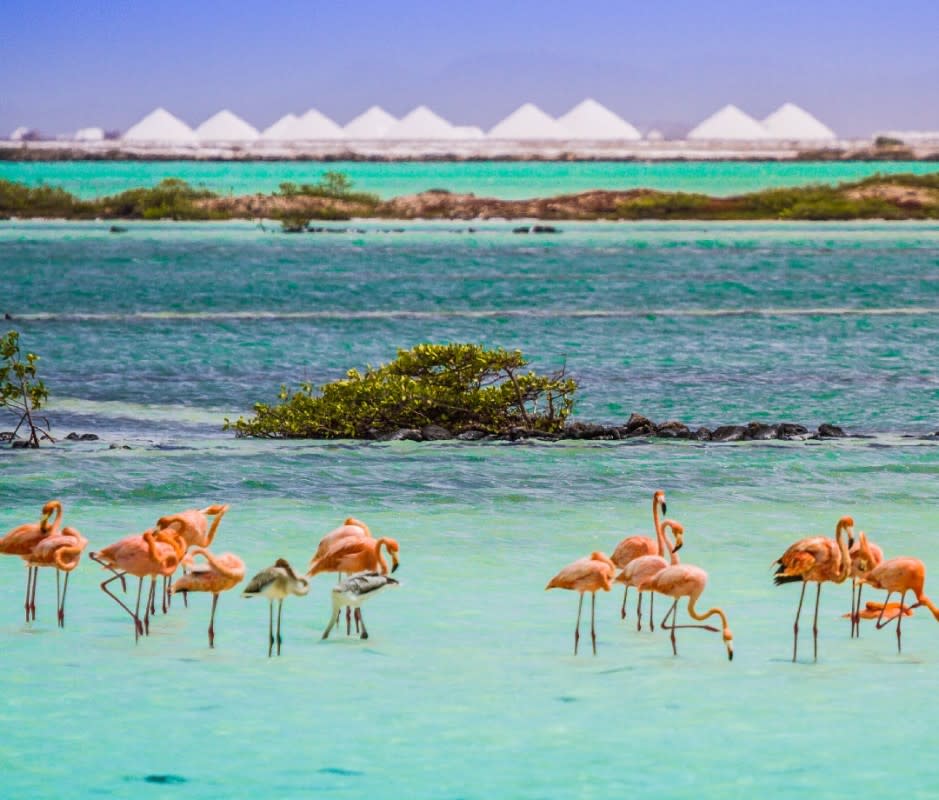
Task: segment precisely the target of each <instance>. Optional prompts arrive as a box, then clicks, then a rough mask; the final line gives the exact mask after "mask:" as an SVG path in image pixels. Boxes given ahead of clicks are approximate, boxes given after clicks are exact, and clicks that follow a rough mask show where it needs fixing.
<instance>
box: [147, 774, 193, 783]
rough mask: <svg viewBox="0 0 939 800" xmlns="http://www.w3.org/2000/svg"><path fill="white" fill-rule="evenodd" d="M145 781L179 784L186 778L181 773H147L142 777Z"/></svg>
mask: <svg viewBox="0 0 939 800" xmlns="http://www.w3.org/2000/svg"><path fill="white" fill-rule="evenodd" d="M144 781H145V782H146V783H163V784H180V783H185V782H186V779H185V778H184V777H183V776H182V775H147V776H145V777H144Z"/></svg>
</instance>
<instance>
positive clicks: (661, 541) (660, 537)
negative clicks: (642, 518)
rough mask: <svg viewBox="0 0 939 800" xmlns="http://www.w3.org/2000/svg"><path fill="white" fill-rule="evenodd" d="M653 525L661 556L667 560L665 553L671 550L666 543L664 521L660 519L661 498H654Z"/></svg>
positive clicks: (656, 496)
mask: <svg viewBox="0 0 939 800" xmlns="http://www.w3.org/2000/svg"><path fill="white" fill-rule="evenodd" d="M652 524H653V525H654V526H655V538H656V541H657V542H658V545H659V555H660V556H661V557H662V558H665V551H666V550H669V549H670V548H669V547H668V543H667V542H666V541H665V531H664V530H663V529H662V521H661V520H660V519H659V496H658V495H655V496H654V497H653V498H652Z"/></svg>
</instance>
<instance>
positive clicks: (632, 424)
mask: <svg viewBox="0 0 939 800" xmlns="http://www.w3.org/2000/svg"><path fill="white" fill-rule="evenodd" d="M620 432H621V433H622V435H623V436H652V435H653V434H654V433H655V423H654V422H653V421H652V420H651V419H649V418H648V417H644V416H642V414H636V413H635V412H634V413H632V414H630V415H629V419H628V420H626V424H625V425H624V426H623V427H622V428H620Z"/></svg>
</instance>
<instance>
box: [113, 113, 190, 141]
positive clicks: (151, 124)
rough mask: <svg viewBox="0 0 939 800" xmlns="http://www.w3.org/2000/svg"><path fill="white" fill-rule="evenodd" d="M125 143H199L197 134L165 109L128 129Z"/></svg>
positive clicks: (150, 114) (124, 137)
mask: <svg viewBox="0 0 939 800" xmlns="http://www.w3.org/2000/svg"><path fill="white" fill-rule="evenodd" d="M123 139H124V141H125V142H163V143H167V144H195V143H196V142H198V141H199V139H198V137H197V136H196V134H195V132H194V131H193V130H192V128H190V127H189V126H188V125H187V124H186V123H185V122H183V121H182V120H181V119H177V118H176V117H174V116H173V115H172V114H170V112H169V111H167V110H166V109H165V108H157V109H155V110H154V111H151V112H150V113H149V114H147V116H145V117H144V118H143V119H142V120H140V122H138V123H137V124H136V125H132V126H131V127H130V128H128V129H127V132H126V133H125V134H124V136H123Z"/></svg>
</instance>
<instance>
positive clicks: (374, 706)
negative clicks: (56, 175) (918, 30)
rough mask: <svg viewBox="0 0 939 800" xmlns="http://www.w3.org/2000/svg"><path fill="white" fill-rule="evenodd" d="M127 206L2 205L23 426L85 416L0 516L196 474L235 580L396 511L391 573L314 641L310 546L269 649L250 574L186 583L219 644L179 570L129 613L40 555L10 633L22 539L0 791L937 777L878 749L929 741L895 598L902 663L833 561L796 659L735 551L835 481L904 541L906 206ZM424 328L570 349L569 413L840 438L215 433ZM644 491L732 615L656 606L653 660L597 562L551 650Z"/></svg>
mask: <svg viewBox="0 0 939 800" xmlns="http://www.w3.org/2000/svg"><path fill="white" fill-rule="evenodd" d="M128 227H129V229H130V230H129V232H128V233H127V234H124V235H121V236H115V235H109V234H108V233H107V226H106V225H103V224H93V223H88V224H69V225H64V224H51V223H46V224H13V223H0V292H2V294H0V296H2V298H3V299H2V308H0V312H6V313H9V314H11V315H12V317H13V318H14V319H13V321H12V322H9V323H8V326H9V325H12V326H15V327H16V328H17V329H18V330H20V331H21V334H22V337H23V341H24V344H26V346H28V347H29V348H30V349H32V350H35V351H36V352H38V353H40V354H41V355H42V361H41V362H40V369H41V373H42V375H43V376H44V378H45V380H46V382H47V385H48V386H49V387H50V389H51V390H52V395H53V396H52V401H51V403H50V407H49V416H50V420H51V421H52V423H53V426H54V428H55V431H56V432H57V433H58V434H59V435H62V434H64V433H67V432H69V431H72V430H75V431H77V432H79V433H84V432H93V433H96V434H98V435H99V436H100V437H101V439H100V441H98V442H89V443H70V442H61V443H59V444H57V445H55V446H54V447H48V448H45V449H43V450H41V451H39V452H29V453H24V452H13V451H9V450H5V449H4V450H0V530H7V529H9V528H10V527H13V526H14V525H16V524H18V523H20V522H23V521H27V520H30V519H33V518H35V517H36V516H37V514H38V509H39V506H41V504H42V503H43V502H44V501H45V500H46V499H48V498H49V497H51V496H57V497H60V498H62V499H63V501H64V502H65V504H66V517H65V521H66V523H67V524H72V525H74V526H76V527H78V528H79V529H81V530H82V531H83V533H84V534H85V535H86V536H87V537H88V538H89V539H90V540H91V542H92V546H93V547H100V546H102V545H104V544H106V543H108V542H111V541H113V540H115V539H117V538H119V537H120V536H123V535H125V534H127V533H131V532H135V531H140V530H142V529H143V528H145V527H146V526H148V525H150V524H152V523H153V522H154V521H155V519H156V518H157V517H158V516H160V515H162V514H164V513H168V512H171V511H174V510H179V509H182V508H186V507H189V506H193V505H200V506H201V505H206V504H208V503H210V502H215V501H225V502H228V503H230V504H231V507H232V508H231V511H230V512H229V514H228V515H227V516H226V518H225V520H224V521H223V523H222V525H221V528H220V531H219V538H218V542H217V549H219V550H221V551H226V550H229V549H230V550H232V551H234V552H237V553H239V554H240V555H241V556H242V557H243V558H244V559H245V561H246V562H247V564H248V569H249V573H252V572H254V571H256V570H258V569H260V568H262V567H264V566H266V565H268V564H270V563H271V562H272V561H273V560H274V559H275V558H276V557H278V556H286V557H288V558H290V559H291V561H292V562H293V563H294V564H295V565H297V566H302V565H305V563H306V561H307V559H308V558H309V556H310V555H311V553H312V551H313V549H314V548H315V544H316V542H317V541H318V539H319V537H320V536H321V535H322V534H323V533H325V532H326V531H328V530H329V529H330V528H332V527H334V526H335V525H337V524H339V523H340V522H341V520H342V519H343V518H344V517H346V516H347V515H350V514H351V515H355V516H357V517H360V518H362V519H364V520H366V521H367V522H368V523H369V524H370V525H371V527H372V529H373V530H374V531H375V532H376V535H382V534H383V535H390V536H394V537H395V538H397V539H398V540H399V542H400V543H401V564H402V566H401V568H400V570H399V571H398V573H396V576H400V578H401V581H402V586H401V587H400V589H398V590H395V591H389V592H386V593H385V594H384V595H382V596H381V597H380V598H379V599H377V600H376V601H375V602H374V603H373V604H371V605H368V606H366V608H365V615H366V617H367V619H368V624H369V630H370V633H371V634H372V637H371V638H370V639H369V640H368V641H367V642H361V641H359V640H357V639H352V638H350V639H346V638H345V636H338V637H335V635H334V638H331V639H330V640H329V641H328V642H321V641H320V639H319V636H320V632H321V631H322V629H323V628H324V627H325V624H326V621H327V614H328V594H329V587H330V585H331V579H330V578H329V577H324V578H318V579H316V580H314V583H313V590H312V591H311V593H310V595H309V596H307V597H305V598H291V599H289V600H288V601H287V602H286V603H285V610H284V626H285V643H284V655H283V656H282V657H281V658H280V659H279V660H278V659H271V660H269V659H267V657H266V632H265V627H266V626H265V624H264V623H265V622H266V617H267V609H266V608H265V604H264V601H263V600H252V601H246V600H243V599H241V598H240V597H238V596H237V593H229V595H227V596H223V597H222V599H221V601H220V603H219V612H218V618H217V621H216V628H217V649H216V650H214V651H210V650H208V648H207V646H206V633H205V628H206V625H207V622H208V612H209V601H208V599H207V598H205V597H195V598H192V599H191V603H190V608H189V609H188V610H187V609H184V608H181V607H175V606H174V608H173V609H172V611H171V613H170V614H169V615H168V616H166V617H165V618H164V617H162V616H161V617H160V618H159V619H158V620H157V621H156V623H155V625H154V627H153V629H152V636H151V637H150V638H149V639H146V640H142V641H141V642H140V643H139V644H138V645H136V646H135V645H134V641H133V632H132V627H131V625H130V623H129V620H128V618H127V617H126V615H123V614H122V612H120V609H118V608H117V607H116V606H115V605H114V604H113V603H111V602H110V601H109V600H108V598H107V597H106V596H104V595H103V594H102V593H101V592H100V591H99V590H98V588H97V584H98V583H99V582H100V581H101V580H102V579H103V575H102V574H101V573H100V571H99V570H98V569H97V568H96V567H93V565H92V564H91V563H90V562H83V564H82V567H81V568H80V569H79V570H78V571H77V572H76V573H75V574H74V576H73V579H72V584H71V586H70V590H69V604H68V627H67V628H66V629H65V630H64V631H59V630H58V629H57V628H56V627H55V621H54V617H55V613H54V598H55V595H54V587H53V585H52V576H51V575H50V574H43V575H42V577H41V584H40V592H39V601H38V616H39V619H38V620H37V622H36V623H34V624H32V625H30V626H24V624H23V622H22V592H23V588H24V583H25V581H24V570H23V568H22V565H21V564H20V563H19V561H18V560H17V559H13V558H3V559H0V641H2V644H3V648H2V653H3V669H2V670H0V730H2V731H3V732H4V735H3V736H2V737H0V776H2V779H3V786H4V792H3V794H4V796H9V797H17V798H18V797H32V798H44V797H60V796H62V792H63V787H68V792H69V795H70V796H76V797H78V796H80V797H100V796H105V797H107V796H112V797H127V796H141V797H143V796H153V797H189V798H217V797H238V798H241V797H244V798H248V797H257V796H275V795H279V796H284V797H296V796H301V795H317V794H318V795H319V796H324V797H336V798H345V797H348V798H354V797H362V796H370V797H381V798H385V797H387V798H398V797H419V798H425V797H426V798H480V799H482V798H492V797H506V798H572V797H574V798H601V797H604V798H605V797H609V796H611V794H626V793H640V794H641V795H642V796H646V795H650V796H651V795H656V796H660V797H669V798H670V797H675V798H695V800H698V799H699V798H712V797H713V798H723V797H741V798H743V797H746V798H750V797H795V796H810V797H823V798H842V797H845V796H846V795H854V796H858V797H871V796H875V795H886V796H896V795H900V794H901V793H902V794H903V795H905V796H909V797H917V798H918V797H922V798H927V797H934V796H935V794H936V791H937V789H939V767H937V766H936V764H935V762H934V761H933V760H932V759H930V758H927V757H913V758H911V755H910V754H911V752H922V753H928V752H930V750H931V749H934V748H935V747H936V746H937V745H939V734H937V726H936V716H935V713H934V711H933V708H932V703H931V698H932V696H933V694H934V683H935V673H936V665H937V664H939V627H937V625H936V623H935V622H934V621H933V620H932V618H931V617H930V616H928V615H925V614H923V613H922V612H921V611H917V613H916V616H914V617H913V618H911V619H908V620H905V621H904V652H903V654H902V655H899V656H898V655H897V653H896V640H895V637H894V635H893V633H892V631H890V630H886V631H881V632H875V631H873V630H872V628H871V625H870V623H866V627H865V630H864V633H863V636H862V638H861V640H860V641H851V640H849V638H848V621H847V620H843V619H841V618H840V615H841V614H842V613H844V612H845V611H846V610H847V608H848V605H849V594H850V592H849V589H848V587H847V586H839V587H831V586H829V587H826V589H825V591H824V592H823V594H822V603H821V612H820V616H819V625H820V658H819V662H818V664H816V665H813V664H811V663H810V658H811V638H810V635H809V636H807V637H805V636H804V638H803V639H802V643H801V648H800V659H801V662H802V663H800V664H798V665H793V664H791V663H790V661H789V658H790V655H791V630H792V618H793V615H794V610H795V606H796V603H797V599H798V597H797V595H798V587H797V586H792V585H789V586H785V587H781V588H776V587H773V586H772V581H771V570H770V562H771V561H772V560H773V559H774V558H776V557H778V555H779V554H780V553H781V552H782V551H783V549H784V548H785V547H786V546H787V544H788V543H789V542H791V541H792V540H794V539H795V538H797V537H800V536H805V535H809V534H813V533H828V534H829V535H831V532H832V531H833V528H834V524H835V521H836V520H837V518H838V517H839V516H840V515H841V514H843V513H853V514H854V515H855V517H856V520H857V523H858V525H857V527H858V528H859V529H863V530H866V531H868V533H869V534H870V535H871V537H872V538H873V539H875V540H876V541H878V542H879V543H880V544H881V545H882V546H883V547H884V549H885V550H886V551H887V554H888V555H900V554H905V553H910V554H915V555H918V556H920V557H922V558H923V559H924V560H925V561H926V563H927V564H928V565H930V566H932V565H935V564H936V563H939V547H937V544H936V541H935V531H936V530H937V528H939V510H937V503H936V501H937V495H939V491H937V488H936V487H937V486H939V480H937V478H939V447H937V445H936V443H935V442H933V441H929V440H922V439H919V438H904V435H910V436H914V437H918V436H922V435H924V434H926V433H929V432H931V431H935V430H937V429H939V419H937V413H936V409H937V401H939V355H937V349H936V346H935V343H936V341H937V334H939V226H936V225H876V224H875V225H868V224H865V225H853V224H852V225H772V224H770V225H667V224H654V225H593V226H590V225H570V226H568V225H564V226H562V227H563V232H562V233H561V234H560V235H558V236H555V237H545V238H531V237H519V236H514V235H512V234H511V233H509V232H508V230H509V228H508V226H500V225H497V224H491V225H486V226H483V227H481V228H479V229H478V230H477V231H476V232H474V233H468V232H467V231H466V230H465V228H459V230H460V231H461V232H456V231H457V228H455V227H454V226H452V225H423V226H422V225H408V226H405V232H403V233H391V232H386V231H387V229H386V228H383V227H382V226H378V225H364V226H362V227H361V228H358V226H356V228H357V229H356V230H354V231H347V232H345V233H341V234H339V233H337V234H333V235H325V234H324V235H321V236H316V235H309V236H302V237H290V236H284V235H280V234H276V233H272V232H264V231H262V230H259V229H257V228H255V227H252V226H250V225H247V224H242V223H238V224H225V225H191V226H190V225H170V224H134V225H130V226H128ZM428 340H429V341H448V340H452V341H457V340H469V341H479V342H484V343H486V344H489V345H502V346H504V347H512V348H514V347H518V348H521V349H522V350H523V351H524V352H526V353H530V354H531V355H532V356H533V358H534V361H535V362H536V364H537V366H539V367H543V368H551V367H557V366H560V365H562V364H563V365H566V367H567V369H568V370H569V371H570V373H571V374H572V375H574V376H575V377H577V378H578V379H579V381H580V382H581V387H582V388H581V392H582V401H581V403H580V404H579V405H578V409H577V413H578V415H579V416H580V417H581V418H583V419H589V420H599V421H616V420H622V419H623V418H624V417H626V416H627V415H628V414H629V413H630V412H631V411H633V410H638V411H642V412H643V413H646V414H648V415H650V416H652V417H653V418H656V419H663V418H666V417H679V418H681V419H683V420H686V421H688V422H689V423H692V424H706V425H716V424H719V423H722V422H746V421H748V420H749V419H768V420H779V419H790V420H793V421H798V422H803V423H805V424H811V425H817V424H818V423H820V422H823V421H832V422H836V423H839V424H843V425H845V426H847V427H848V428H850V429H852V430H855V431H857V432H860V433H864V434H868V435H870V436H872V437H873V438H870V439H851V440H844V441H839V442H828V443H819V442H794V443H745V444H739V445H701V444H691V443H658V444H648V443H644V442H636V441H631V442H621V443H596V444H583V443H558V444H517V445H516V444H484V445H469V444H461V445H457V444H455V443H440V444H415V443H388V444H378V443H349V442H330V443H321V442H254V441H245V440H236V439H234V438H232V437H231V436H230V435H229V434H226V433H223V432H221V430H220V423H221V420H222V419H223V418H224V417H225V416H232V415H235V416H237V415H238V414H244V413H248V412H249V411H250V407H251V403H252V402H254V401H256V400H271V399H273V398H274V397H275V396H276V391H277V387H278V386H279V385H280V384H281V383H287V384H293V383H296V382H297V381H299V380H303V379H311V380H314V381H315V382H323V381H327V380H331V379H333V378H335V377H338V376H339V375H341V374H342V372H343V371H344V370H345V369H347V368H348V367H350V366H362V365H364V364H366V363H373V364H375V363H379V362H381V361H386V360H388V359H390V358H392V357H393V356H394V350H395V348H396V347H405V346H410V345H412V344H414V343H416V342H420V341H428ZM111 445H117V446H118V448H117V449H111ZM124 445H126V446H127V447H129V448H130V449H123V446H124ZM659 487H661V488H664V489H666V491H667V492H668V505H669V515H670V516H672V517H674V518H676V519H679V520H681V521H682V522H683V523H684V525H685V527H686V531H687V534H686V546H685V548H684V549H683V550H682V552H681V555H682V557H683V560H684V561H686V562H688V563H694V564H698V565H700V566H702V567H704V568H705V569H707V570H708V572H709V574H710V581H709V585H708V589H707V590H706V592H705V594H704V596H703V597H702V602H701V605H702V607H709V606H711V605H715V604H719V605H721V606H722V607H723V608H724V609H725V610H726V611H727V613H728V616H729V618H730V624H731V627H732V628H733V631H734V635H735V643H736V657H735V660H734V661H733V663H728V662H727V660H726V657H725V655H724V650H723V646H722V644H721V642H720V639H719V637H718V636H716V635H714V634H710V633H707V632H704V631H700V630H685V631H679V642H678V644H679V656H678V657H677V658H674V657H672V655H671V651H670V648H669V644H668V640H667V638H666V637H664V636H662V635H661V633H660V632H659V631H656V632H655V633H654V634H650V633H647V632H643V633H642V634H639V633H637V632H636V631H635V624H634V620H633V619H632V616H631V617H630V619H629V621H628V622H627V623H623V622H621V621H620V619H619V601H620V596H619V594H618V593H613V594H610V595H602V596H600V597H598V601H597V627H598V633H599V644H598V646H599V654H598V656H597V657H596V658H594V657H593V656H590V655H589V654H586V655H584V654H582V655H581V656H579V657H577V658H574V657H573V656H572V655H571V652H570V651H571V647H572V638H573V630H572V628H573V623H574V618H575V615H576V605H577V599H576V597H575V596H574V595H572V594H570V593H567V592H560V591H556V592H550V593H545V592H544V591H543V589H544V585H545V583H546V582H547V580H548V579H549V578H550V577H551V576H552V575H553V574H554V573H555V572H556V571H557V570H558V569H559V568H560V567H561V566H562V565H564V564H565V563H567V562H568V561H571V560H573V559H575V558H577V557H580V556H581V555H584V554H585V553H586V552H589V551H590V550H592V549H597V548H599V549H604V550H607V551H609V550H610V549H611V548H612V547H613V546H614V545H615V543H616V542H617V541H618V540H619V539H620V538H621V537H622V536H624V535H626V534H627V533H636V532H645V533H647V534H648V533H650V532H651V524H650V520H649V508H648V506H649V501H650V498H651V493H652V490H653V489H655V488H659ZM935 587H936V584H935V583H934V581H933V579H932V578H930V579H928V580H927V591H932V592H933V593H934V594H939V589H936V588H935ZM868 594H869V596H872V595H873V594H874V593H873V592H869V593H868ZM632 607H633V602H632V601H630V609H632ZM656 609H657V616H659V617H660V616H661V615H662V614H663V613H664V612H665V610H666V606H665V603H664V601H661V600H660V602H659V603H658V604H657V606H656ZM810 627H811V621H810V618H809V617H804V618H803V634H806V633H808V631H809V629H810ZM585 633H586V630H585ZM588 641H589V640H588ZM863 748H869V749H868V750H866V751H865V753H863V754H862V752H861V751H862V749H863ZM39 752H42V753H47V752H54V753H55V756H56V757H55V758H54V759H52V758H42V757H39V758H37V757H36V753H39ZM159 776H169V779H171V780H174V781H175V780H176V779H178V781H177V782H172V783H154V782H152V779H153V778H154V777H159ZM148 778H150V779H151V780H150V781H148Z"/></svg>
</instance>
